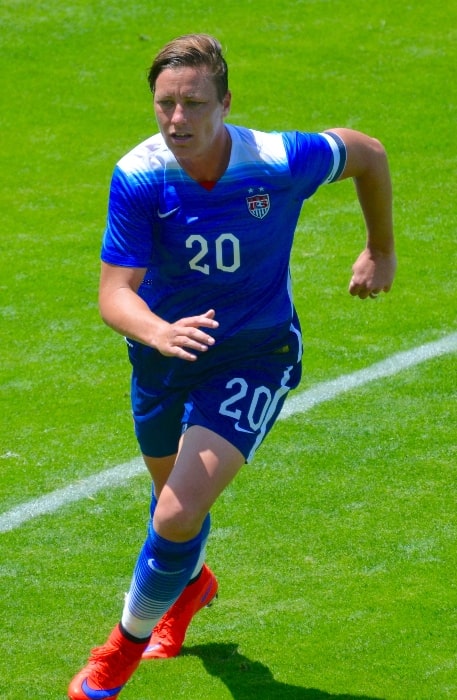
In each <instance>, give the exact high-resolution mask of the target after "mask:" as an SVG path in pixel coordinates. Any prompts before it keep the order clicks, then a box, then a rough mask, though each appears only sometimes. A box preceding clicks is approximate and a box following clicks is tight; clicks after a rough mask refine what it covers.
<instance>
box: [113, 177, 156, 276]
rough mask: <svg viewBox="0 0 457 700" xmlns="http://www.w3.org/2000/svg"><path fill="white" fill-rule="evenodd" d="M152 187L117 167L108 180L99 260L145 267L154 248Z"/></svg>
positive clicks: (122, 265) (120, 264) (125, 265)
mask: <svg viewBox="0 0 457 700" xmlns="http://www.w3.org/2000/svg"><path fill="white" fill-rule="evenodd" d="M153 200H154V197H153V193H152V192H151V187H150V186H148V184H147V183H146V182H142V180H141V177H138V174H132V173H128V172H125V171H124V170H122V169H121V168H120V167H119V166H116V168H115V170H114V172H113V177H112V179H111V186H110V194H109V201H108V215H107V221H106V228H105V232H104V236H103V242H102V250H101V259H102V260H103V262H106V263H110V264H112V265H119V266H121V267H148V265H149V263H150V260H151V257H152V247H153V215H152V212H153V210H154V209H153V206H154V201H153Z"/></svg>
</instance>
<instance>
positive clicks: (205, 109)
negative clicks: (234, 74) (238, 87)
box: [154, 67, 230, 161]
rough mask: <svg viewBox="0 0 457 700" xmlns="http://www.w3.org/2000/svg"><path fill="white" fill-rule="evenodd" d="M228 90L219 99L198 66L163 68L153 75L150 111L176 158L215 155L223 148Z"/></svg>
mask: <svg viewBox="0 0 457 700" xmlns="http://www.w3.org/2000/svg"><path fill="white" fill-rule="evenodd" d="M229 109H230V93H227V95H226V96H225V97H224V100H223V101H222V102H220V100H218V98H217V91H216V86H215V84H214V81H213V79H212V78H211V76H209V75H208V72H207V70H206V69H205V68H204V67H202V68H191V67H182V68H166V69H165V70H163V71H162V72H161V73H160V74H159V76H158V77H157V80H156V84H155V93H154V110H155V114H156V118H157V122H158V124H159V128H160V131H161V134H162V136H163V138H164V139H165V143H166V144H167V146H168V148H169V149H170V150H171V151H172V153H173V154H174V155H175V156H176V158H178V160H189V161H193V160H195V161H198V160H201V159H205V158H211V157H215V156H217V151H218V149H220V148H223V147H224V143H225V127H224V117H225V116H226V115H227V114H228V112H229Z"/></svg>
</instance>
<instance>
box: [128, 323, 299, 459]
mask: <svg viewBox="0 0 457 700" xmlns="http://www.w3.org/2000/svg"><path fill="white" fill-rule="evenodd" d="M128 343H129V356H130V360H131V362H132V365H133V372H132V410H133V417H134V422H135V433H136V436H137V439H138V442H139V445H140V448H141V451H142V453H143V454H145V455H147V456H149V457H165V456H168V455H172V454H175V453H176V452H177V449H178V443H179V439H180V437H181V435H182V433H183V432H184V431H185V430H186V429H187V428H189V427H190V426H192V425H200V426H203V427H205V428H208V429H209V430H212V431H213V432H215V433H217V434H218V435H221V436H222V437H224V438H225V439H226V440H228V441H229V442H230V443H231V444H232V445H234V446H235V447H236V448H237V449H238V450H239V451H240V452H241V453H242V454H243V455H244V457H245V459H246V461H247V462H249V461H250V460H251V459H252V457H253V456H254V453H255V451H256V450H257V448H258V447H259V445H260V444H261V443H262V441H263V439H264V438H265V436H266V435H267V433H268V432H269V430H270V429H271V427H272V426H273V424H274V422H275V420H276V418H277V417H278V415H279V413H280V411H281V408H282V405H283V403H284V401H285V398H286V396H287V394H288V392H289V390H290V389H293V388H295V387H296V386H297V385H298V383H299V381H300V377H301V355H302V344H301V335H300V332H299V330H298V329H296V328H293V329H291V330H289V329H288V330H287V334H282V335H281V336H280V337H277V338H272V339H271V340H270V341H269V342H267V343H266V344H262V346H261V347H254V348H252V346H249V350H246V344H244V349H243V351H242V352H240V349H241V348H242V347H243V345H242V344H241V345H240V342H239V340H237V341H235V342H232V341H230V340H229V341H225V342H222V343H221V344H220V346H218V345H215V346H213V347H212V348H210V349H209V350H208V351H207V352H206V353H202V354H201V355H200V356H199V358H198V359H197V360H196V361H195V362H187V361H185V360H179V359H177V358H170V357H164V356H163V355H161V354H160V353H159V352H157V351H156V350H153V349H152V348H149V347H146V346H144V345H140V344H138V343H131V342H130V341H128Z"/></svg>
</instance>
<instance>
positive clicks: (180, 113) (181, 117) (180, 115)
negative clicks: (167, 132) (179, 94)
mask: <svg viewBox="0 0 457 700" xmlns="http://www.w3.org/2000/svg"><path fill="white" fill-rule="evenodd" d="M185 121H186V115H185V111H184V107H183V105H181V104H179V103H178V104H176V105H175V108H174V110H173V116H172V118H171V122H172V124H184V123H185Z"/></svg>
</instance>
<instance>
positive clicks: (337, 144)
mask: <svg viewBox="0 0 457 700" xmlns="http://www.w3.org/2000/svg"><path fill="white" fill-rule="evenodd" d="M283 139H284V144H285V147H286V151H287V156H288V160H289V167H290V172H291V175H292V177H293V179H294V181H296V182H297V183H298V184H299V187H300V190H301V195H302V197H303V199H307V198H308V197H310V196H311V195H312V194H314V192H315V191H316V190H317V188H318V187H320V185H323V184H326V183H329V182H334V181H335V180H337V179H338V177H339V176H340V175H341V173H342V172H343V169H344V166H345V164H346V148H345V145H344V142H343V140H342V139H341V138H340V137H339V136H338V135H337V134H334V133H332V132H330V131H329V132H325V133H320V134H318V133H304V132H298V131H294V132H285V133H284V134H283Z"/></svg>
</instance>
